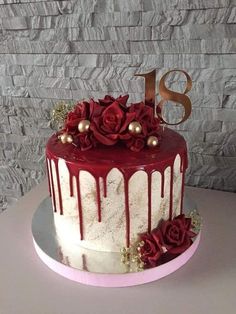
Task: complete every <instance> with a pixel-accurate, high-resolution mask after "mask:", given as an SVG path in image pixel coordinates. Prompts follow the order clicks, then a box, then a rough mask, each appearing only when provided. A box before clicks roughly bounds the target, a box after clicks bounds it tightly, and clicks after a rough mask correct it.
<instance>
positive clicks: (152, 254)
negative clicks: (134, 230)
mask: <svg viewBox="0 0 236 314" xmlns="http://www.w3.org/2000/svg"><path fill="white" fill-rule="evenodd" d="M140 240H141V241H143V243H144V245H143V246H142V247H140V254H141V260H142V261H143V262H144V263H145V266H146V267H155V266H157V263H158V260H159V258H160V257H161V255H162V253H163V249H162V246H161V243H160V237H159V232H158V231H157V230H153V231H152V232H151V233H144V234H141V235H140Z"/></svg>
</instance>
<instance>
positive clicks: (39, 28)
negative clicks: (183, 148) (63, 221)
mask: <svg viewBox="0 0 236 314" xmlns="http://www.w3.org/2000/svg"><path fill="white" fill-rule="evenodd" d="M0 27H1V32H0V40H1V45H0V143H1V145H0V191H1V192H0V208H2V209H4V208H5V207H6V205H7V203H9V204H10V203H11V202H12V201H14V200H15V199H17V198H19V197H20V196H21V195H22V194H24V193H25V192H26V191H28V190H29V189H30V188H31V187H32V186H34V185H35V184H37V183H38V182H40V181H41V180H42V178H43V176H44V147H45V141H46V139H47V137H48V136H49V135H50V133H51V130H50V129H49V128H48V119H49V112H50V110H51V108H52V107H53V104H54V103H55V102H56V101H57V100H58V99H68V100H76V99H79V98H86V97H90V96H94V97H102V96H103V95H104V94H106V93H108V92H109V93H111V94H113V95H114V96H116V95H119V94H120V93H126V92H129V93H130V99H131V101H136V100H141V99H142V98H143V92H144V84H143V80H142V78H137V77H136V78H134V77H133V76H134V74H135V73H136V72H137V71H141V72H144V71H149V70H151V69H153V68H155V67H156V68H161V71H160V73H159V77H160V75H161V74H163V73H164V72H165V71H167V70H168V69H171V68H182V69H185V70H187V71H188V72H189V74H190V75H191V77H192V79H193V82H194V85H193V89H192V91H191V92H190V96H191V100H192V103H193V112H192V115H191V118H190V119H189V120H188V121H186V122H185V123H183V124H181V125H179V126H178V127H176V129H177V130H178V131H179V132H180V133H181V134H183V135H184V136H185V138H186V140H187V142H188V146H189V157H190V168H189V171H188V176H187V183H188V184H190V185H197V186H203V187H208V188H215V189H221V190H227V191H236V1H235V0H232V1H229V0H228V1H227V0H205V1H202V0H197V1H190V0H177V1H170V0H129V1H127V0H87V1H83V0H68V1H46V0H45V1H44V0H38V1H36V0H22V1H20V0H0ZM176 81H177V82H176ZM172 83H173V84H174V85H173V86H175V88H183V82H182V77H181V76H179V75H175V76H174V77H173V82H170V84H172ZM175 112H177V110H174V111H172V112H169V114H168V116H169V117H170V118H173V115H174V114H175Z"/></svg>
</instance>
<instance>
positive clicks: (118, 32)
mask: <svg viewBox="0 0 236 314" xmlns="http://www.w3.org/2000/svg"><path fill="white" fill-rule="evenodd" d="M104 29H105V30H106V39H108V40H130V33H131V27H128V26H124V27H122V26H111V27H110V26H108V27H104Z"/></svg>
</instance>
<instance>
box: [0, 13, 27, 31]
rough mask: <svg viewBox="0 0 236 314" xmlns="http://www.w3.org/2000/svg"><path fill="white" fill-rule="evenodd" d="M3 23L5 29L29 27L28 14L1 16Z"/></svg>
mask: <svg viewBox="0 0 236 314" xmlns="http://www.w3.org/2000/svg"><path fill="white" fill-rule="evenodd" d="M1 25H2V28H3V29H5V30H8V29H10V30H18V29H27V28H28V27H29V25H28V19H27V17H26V16H16V17H8V18H1Z"/></svg>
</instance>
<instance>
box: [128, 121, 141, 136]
mask: <svg viewBox="0 0 236 314" xmlns="http://www.w3.org/2000/svg"><path fill="white" fill-rule="evenodd" d="M128 128H129V132H130V133H133V134H139V133H141V132H142V126H141V124H140V123H139V122H137V121H133V122H131V123H130V124H129V127H128Z"/></svg>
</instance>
